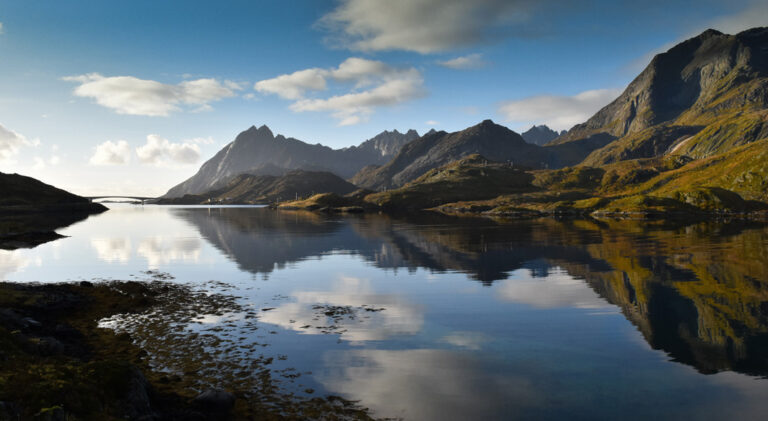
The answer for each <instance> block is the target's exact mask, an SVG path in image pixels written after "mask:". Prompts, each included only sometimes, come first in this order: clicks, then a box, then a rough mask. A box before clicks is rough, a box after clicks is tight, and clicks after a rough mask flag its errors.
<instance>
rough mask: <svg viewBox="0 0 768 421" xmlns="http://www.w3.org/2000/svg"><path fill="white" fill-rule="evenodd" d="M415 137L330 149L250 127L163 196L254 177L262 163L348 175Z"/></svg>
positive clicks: (393, 136)
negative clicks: (244, 176)
mask: <svg viewBox="0 0 768 421" xmlns="http://www.w3.org/2000/svg"><path fill="white" fill-rule="evenodd" d="M418 137H419V134H418V132H416V131H415V130H408V131H407V132H406V133H400V132H398V131H397V130H393V131H383V132H382V133H380V134H378V135H376V136H375V137H373V138H371V139H369V140H367V141H365V142H363V143H361V144H360V145H358V146H353V147H350V148H344V149H331V148H330V147H328V146H324V145H321V144H320V143H316V144H309V143H306V142H302V141H300V140H297V139H294V138H290V137H285V136H283V135H281V134H278V135H277V136H275V135H274V133H273V132H272V130H271V129H270V128H269V127H267V125H262V126H260V127H258V128H257V127H256V126H255V125H253V126H251V127H249V128H248V129H246V130H245V131H243V132H241V133H240V134H238V135H237V137H236V138H235V140H234V141H233V142H231V143H229V144H228V145H227V146H225V147H224V148H223V149H222V150H220V151H219V152H218V153H217V154H216V155H215V156H214V157H213V158H211V159H209V160H208V161H206V162H205V163H204V164H203V165H202V166H201V167H200V170H198V172H197V174H195V175H194V176H192V177H190V178H189V179H188V180H186V181H184V182H183V183H181V184H179V185H177V186H175V187H173V188H172V189H170V190H169V191H168V193H166V195H165V196H164V197H166V198H171V197H181V196H183V195H185V194H200V193H204V192H207V191H210V190H212V189H216V188H220V187H221V186H223V185H225V184H226V183H227V181H228V180H229V179H231V178H232V177H234V176H237V175H238V174H244V173H245V174H260V173H262V172H263V168H265V166H266V165H271V166H272V167H276V168H280V169H281V170H293V169H303V170H311V171H329V172H332V173H334V174H337V175H338V176H341V177H351V176H352V175H354V174H355V173H356V172H357V171H359V170H360V169H361V168H363V167H365V166H367V165H382V164H385V163H386V162H387V161H389V159H390V158H391V157H392V156H394V155H395V154H396V153H397V152H398V151H399V150H400V148H401V147H402V146H403V145H405V144H406V143H408V142H410V141H412V140H414V139H417V138H418Z"/></svg>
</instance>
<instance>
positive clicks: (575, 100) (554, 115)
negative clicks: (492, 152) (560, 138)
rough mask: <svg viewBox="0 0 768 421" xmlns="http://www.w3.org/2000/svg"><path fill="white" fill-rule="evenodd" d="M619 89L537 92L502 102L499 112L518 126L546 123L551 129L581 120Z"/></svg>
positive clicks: (612, 98)
mask: <svg viewBox="0 0 768 421" xmlns="http://www.w3.org/2000/svg"><path fill="white" fill-rule="evenodd" d="M620 93H621V90H618V89H595V90H591V91H584V92H581V93H579V94H576V95H574V96H558V95H539V96H533V97H529V98H524V99H520V100H515V101H507V102H505V103H502V104H501V106H500V107H499V110H498V112H499V113H500V114H501V115H502V116H504V118H505V119H506V121H508V122H515V123H519V124H521V125H528V126H530V125H532V124H546V125H547V126H549V127H550V128H552V129H554V130H563V129H570V128H571V127H573V126H574V125H576V124H579V123H583V122H584V121H586V120H587V119H588V118H589V117H591V116H592V115H593V114H594V113H596V112H597V111H598V110H600V109H601V108H602V107H604V106H605V105H607V104H608V103H610V102H611V101H613V100H614V99H616V97H617V96H618V95H619V94H620Z"/></svg>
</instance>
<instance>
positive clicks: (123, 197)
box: [86, 195, 157, 205]
mask: <svg viewBox="0 0 768 421" xmlns="http://www.w3.org/2000/svg"><path fill="white" fill-rule="evenodd" d="M86 199H88V200H90V201H91V202H93V201H94V200H101V199H131V200H136V201H138V202H141V204H142V205H143V204H145V203H147V201H150V200H156V199H157V197H144V196H121V195H112V196H86Z"/></svg>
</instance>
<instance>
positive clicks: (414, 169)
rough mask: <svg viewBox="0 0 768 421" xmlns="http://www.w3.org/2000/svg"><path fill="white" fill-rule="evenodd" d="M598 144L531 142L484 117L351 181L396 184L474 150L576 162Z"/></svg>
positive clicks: (553, 163)
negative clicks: (541, 144)
mask: <svg viewBox="0 0 768 421" xmlns="http://www.w3.org/2000/svg"><path fill="white" fill-rule="evenodd" d="M587 144H589V145H588V146H585V145H587ZM600 146H602V144H600ZM595 148H596V146H595V145H594V144H591V143H590V141H584V142H576V143H573V144H570V145H563V146H557V147H541V146H537V145H532V144H530V143H528V142H526V141H525V140H524V139H523V138H522V137H521V136H520V135H519V134H517V133H515V132H514V131H512V130H510V129H508V128H506V127H504V126H500V125H498V124H496V123H494V122H493V121H491V120H485V121H483V122H481V123H480V124H477V125H475V126H472V127H469V128H467V129H464V130H461V131H458V132H454V133H446V132H444V131H439V132H430V133H428V134H426V135H424V136H422V137H420V138H419V139H416V140H414V141H412V142H410V143H408V144H406V145H405V146H403V148H402V149H401V150H400V152H399V153H398V154H397V155H396V156H395V157H394V158H392V160H391V161H389V162H388V163H387V164H385V165H383V166H380V167H376V166H367V167H364V168H363V169H361V170H360V172H358V173H357V174H355V176H354V177H352V178H351V179H350V181H351V182H352V183H354V184H355V185H357V186H360V187H363V188H368V189H372V190H382V189H389V188H395V187H399V186H402V185H403V184H405V183H407V182H409V181H412V180H415V179H416V178H418V177H419V176H421V175H422V174H424V173H426V172H427V171H429V170H431V169H433V168H437V167H439V166H441V165H445V164H448V163H450V162H453V161H456V160H459V159H461V158H464V157H467V156H469V155H472V154H480V155H482V156H483V157H485V158H487V159H489V160H492V161H498V162H511V163H512V164H514V165H515V166H524V167H531V168H554V167H561V166H564V165H572V164H575V163H577V162H579V161H581V160H582V159H584V157H585V156H586V155H587V154H588V153H589V152H590V151H592V150H594V149H595Z"/></svg>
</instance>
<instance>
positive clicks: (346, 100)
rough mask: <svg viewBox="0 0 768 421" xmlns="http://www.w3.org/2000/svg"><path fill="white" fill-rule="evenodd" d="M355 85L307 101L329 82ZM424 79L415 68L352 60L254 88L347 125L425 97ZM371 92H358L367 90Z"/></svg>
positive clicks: (299, 110)
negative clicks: (346, 89)
mask: <svg viewBox="0 0 768 421" xmlns="http://www.w3.org/2000/svg"><path fill="white" fill-rule="evenodd" d="M329 79H330V80H333V81H336V82H339V83H352V84H353V85H354V88H353V89H352V90H351V91H350V92H349V93H347V94H343V95H335V96H331V97H329V98H306V97H305V94H307V92H308V91H322V90H325V89H327V85H328V80H329ZM423 82H424V81H423V78H422V76H421V73H420V72H419V71H418V70H416V69H415V68H407V69H402V68H396V67H392V66H389V65H388V64H386V63H383V62H381V61H375V60H367V59H361V58H356V57H351V58H348V59H347V60H345V61H344V62H343V63H341V64H340V65H339V67H337V68H334V69H319V68H312V69H306V70H300V71H297V72H294V73H291V74H286V75H280V76H278V77H275V78H272V79H267V80H263V81H260V82H257V83H256V84H255V85H254V88H255V89H256V90H257V91H260V92H264V93H273V94H277V95H279V96H280V97H282V98H285V99H291V100H295V102H294V103H293V104H291V106H290V108H291V110H293V111H295V112H303V111H320V112H331V113H332V115H333V116H334V117H335V118H337V119H339V125H341V126H346V125H352V124H357V123H360V122H362V121H365V120H366V119H367V117H368V116H369V115H370V114H371V113H373V111H374V109H375V108H377V107H383V106H392V105H396V104H399V103H402V102H405V101H408V100H411V99H415V98H418V97H421V96H423V95H424V89H423ZM369 86H370V87H371V88H370V89H368V90H362V91H361V90H359V89H361V88H364V87H369Z"/></svg>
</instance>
